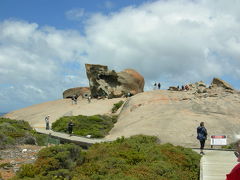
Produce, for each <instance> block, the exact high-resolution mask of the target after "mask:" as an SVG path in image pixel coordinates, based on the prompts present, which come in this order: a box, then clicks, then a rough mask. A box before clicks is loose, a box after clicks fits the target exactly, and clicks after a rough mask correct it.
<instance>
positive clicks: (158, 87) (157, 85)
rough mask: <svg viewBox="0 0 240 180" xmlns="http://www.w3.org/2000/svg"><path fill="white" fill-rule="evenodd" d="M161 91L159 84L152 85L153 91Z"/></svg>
mask: <svg viewBox="0 0 240 180" xmlns="http://www.w3.org/2000/svg"><path fill="white" fill-rule="evenodd" d="M156 89H161V83H154V85H153V90H156Z"/></svg>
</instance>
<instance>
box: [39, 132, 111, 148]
mask: <svg viewBox="0 0 240 180" xmlns="http://www.w3.org/2000/svg"><path fill="white" fill-rule="evenodd" d="M35 130H36V131H37V132H38V133H41V134H47V135H50V136H51V137H54V138H57V139H60V140H62V141H69V142H73V143H75V144H79V145H81V146H85V147H89V146H91V145H92V144H95V143H101V142H107V141H109V140H106V139H94V138H86V137H81V136H70V135H69V134H65V133H59V132H55V131H52V130H46V129H44V128H35Z"/></svg>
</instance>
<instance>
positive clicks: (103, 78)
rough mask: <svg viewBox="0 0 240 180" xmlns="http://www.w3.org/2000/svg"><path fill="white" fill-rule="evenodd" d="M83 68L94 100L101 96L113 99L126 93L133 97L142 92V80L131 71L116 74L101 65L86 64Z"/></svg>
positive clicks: (136, 73) (137, 74)
mask: <svg viewBox="0 0 240 180" xmlns="http://www.w3.org/2000/svg"><path fill="white" fill-rule="evenodd" d="M85 66H86V73H87V77H88V79H89V85H90V90H91V95H92V96H93V97H94V98H97V97H103V96H105V97H106V96H107V97H109V98H115V97H122V96H125V95H127V94H128V93H131V94H132V95H135V94H137V93H140V92H143V88H144V78H143V77H142V76H141V75H140V74H139V73H138V72H136V71H135V70H133V69H126V70H124V71H121V72H119V73H117V72H115V71H114V70H108V67H107V66H103V65H96V64H86V65H85Z"/></svg>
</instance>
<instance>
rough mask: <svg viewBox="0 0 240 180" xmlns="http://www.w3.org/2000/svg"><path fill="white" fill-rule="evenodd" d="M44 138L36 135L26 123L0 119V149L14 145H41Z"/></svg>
mask: <svg viewBox="0 0 240 180" xmlns="http://www.w3.org/2000/svg"><path fill="white" fill-rule="evenodd" d="M46 137H47V136H45V135H40V134H37V132H36V131H34V130H33V129H32V128H31V126H30V125H29V123H28V122H26V121H23V120H12V119H8V118H3V117H0V149H4V148H6V147H8V146H11V145H16V144H38V145H43V143H42V142H43V141H44V140H43V139H45V138H46Z"/></svg>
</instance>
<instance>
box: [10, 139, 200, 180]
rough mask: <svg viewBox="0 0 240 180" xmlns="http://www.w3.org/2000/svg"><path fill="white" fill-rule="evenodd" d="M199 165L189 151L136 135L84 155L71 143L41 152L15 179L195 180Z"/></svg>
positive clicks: (94, 147) (97, 147)
mask: <svg viewBox="0 0 240 180" xmlns="http://www.w3.org/2000/svg"><path fill="white" fill-rule="evenodd" d="M199 164H200V155H199V154H197V153H196V152H194V151H192V150H191V149H188V148H183V147H180V146H173V145H171V144H163V145H160V144H159V143H158V139H157V138H156V137H153V136H143V135H138V136H133V137H130V138H126V139H125V138H123V137H122V138H119V139H117V140H116V141H114V142H106V143H100V144H95V145H93V146H92V147H91V148H90V149H89V150H88V151H86V152H85V153H83V152H82V151H81V150H80V149H79V148H78V147H77V146H76V145H72V144H70V145H69V144H67V145H60V146H54V147H50V148H46V149H43V150H41V151H40V152H39V154H38V159H37V161H36V162H35V163H34V164H32V165H24V166H23V167H21V169H20V171H19V172H18V174H17V176H16V177H15V178H14V180H17V179H42V180H50V179H72V180H79V179H81V180H114V179H123V180H146V179H149V180H197V179H199Z"/></svg>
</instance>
